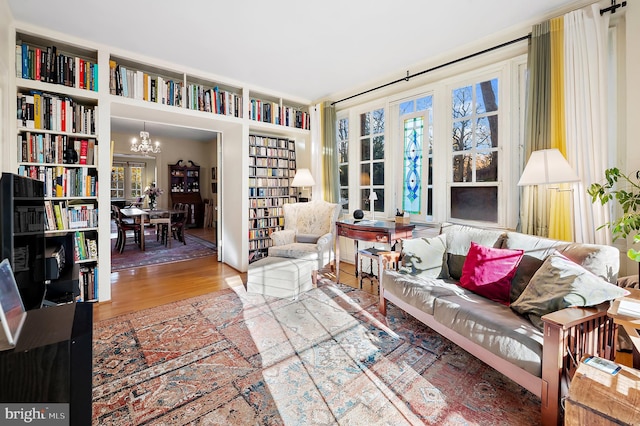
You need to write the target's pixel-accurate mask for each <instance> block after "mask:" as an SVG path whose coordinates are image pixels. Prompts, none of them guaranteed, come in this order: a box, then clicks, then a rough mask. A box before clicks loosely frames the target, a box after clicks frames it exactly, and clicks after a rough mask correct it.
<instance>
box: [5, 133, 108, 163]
mask: <svg viewBox="0 0 640 426" xmlns="http://www.w3.org/2000/svg"><path fill="white" fill-rule="evenodd" d="M17 142H18V162H19V163H43V164H63V163H64V164H74V163H72V162H71V161H70V159H69V158H66V156H67V155H68V151H67V150H68V149H73V151H74V152H75V153H76V154H75V157H76V158H78V161H77V163H75V164H83V165H88V166H92V165H94V164H96V163H97V161H96V158H95V156H96V154H97V150H96V145H97V143H96V140H95V139H93V138H91V139H84V138H83V139H78V138H74V137H69V136H66V135H55V134H51V133H38V132H31V131H26V132H20V133H18V139H17Z"/></svg>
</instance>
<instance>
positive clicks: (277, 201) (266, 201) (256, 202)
mask: <svg viewBox="0 0 640 426" xmlns="http://www.w3.org/2000/svg"><path fill="white" fill-rule="evenodd" d="M288 202H289V197H288V196H287V197H274V198H252V199H250V200H249V207H250V208H256V207H276V206H277V207H280V206H283V205H285V204H287V203H288Z"/></svg>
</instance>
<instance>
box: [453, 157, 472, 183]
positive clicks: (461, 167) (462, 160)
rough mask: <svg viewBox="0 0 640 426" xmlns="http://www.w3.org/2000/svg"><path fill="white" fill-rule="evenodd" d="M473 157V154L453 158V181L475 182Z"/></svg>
mask: <svg viewBox="0 0 640 426" xmlns="http://www.w3.org/2000/svg"><path fill="white" fill-rule="evenodd" d="M472 177H473V156H472V155H471V154H464V155H454V156H453V181H454V182H473V180H472Z"/></svg>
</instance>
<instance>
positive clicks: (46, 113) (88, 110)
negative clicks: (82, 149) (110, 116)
mask: <svg viewBox="0 0 640 426" xmlns="http://www.w3.org/2000/svg"><path fill="white" fill-rule="evenodd" d="M16 119H17V125H18V128H27V129H38V130H53V131H56V132H67V133H82V134H89V135H95V134H96V123H97V122H98V109H97V108H96V107H95V106H91V105H82V104H79V103H77V102H76V101H74V100H73V99H71V98H69V97H66V96H60V95H55V94H51V93H47V92H40V91H37V90H31V91H29V92H28V93H18V96H17V117H16Z"/></svg>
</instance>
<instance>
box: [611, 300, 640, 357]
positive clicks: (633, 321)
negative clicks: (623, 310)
mask: <svg viewBox="0 0 640 426" xmlns="http://www.w3.org/2000/svg"><path fill="white" fill-rule="evenodd" d="M626 290H629V292H630V293H631V294H629V295H628V296H625V297H621V298H620V299H616V300H614V301H613V303H612V304H611V307H610V308H609V310H608V311H607V315H609V316H610V317H611V318H613V322H614V323H616V324H618V325H619V326H620V325H621V326H622V327H624V330H625V331H626V332H627V334H628V335H629V338H630V339H631V342H632V343H633V368H638V369H640V334H638V329H640V318H638V317H633V316H629V315H622V314H619V313H618V306H619V305H620V300H622V299H635V300H640V290H638V289H636V288H627V289H626Z"/></svg>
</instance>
